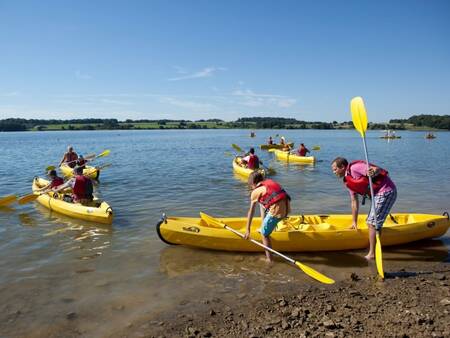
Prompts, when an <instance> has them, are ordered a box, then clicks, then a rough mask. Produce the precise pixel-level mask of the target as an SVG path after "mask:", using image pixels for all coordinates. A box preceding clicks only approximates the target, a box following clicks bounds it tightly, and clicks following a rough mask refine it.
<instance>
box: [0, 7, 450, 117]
mask: <svg viewBox="0 0 450 338" xmlns="http://www.w3.org/2000/svg"><path fill="white" fill-rule="evenodd" d="M0 46H1V47H0V114H1V116H0V118H7V117H24V118H78V117H80V118H87V117H101V118H107V117H114V118H118V119H120V120H123V119H126V118H131V119H141V118H142V119H161V118H168V119H194V120H195V119H207V118H221V119H224V120H234V119H236V118H238V117H248V116H281V117H294V118H297V119H300V120H307V121H333V120H337V121H348V120H350V119H351V116H350V113H349V102H350V99H351V98H352V97H354V96H362V97H363V98H364V99H365V102H366V108H367V110H368V114H369V120H371V121H377V122H381V121H388V120H389V119H391V118H407V117H409V116H411V115H414V114H421V113H432V114H450V1H445V0H444V1H438V0H432V1H413V0H410V1H368V0H359V1H331V0H330V1H281V0H280V1H260V0H258V1H256V0H254V1H234V0H230V1H228V0H227V1H225V0H223V1H219V0H214V1H212V0H211V1H188V0H185V1H170V0H165V1H45V0H41V1H2V0H0Z"/></svg>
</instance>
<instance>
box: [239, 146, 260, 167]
mask: <svg viewBox="0 0 450 338" xmlns="http://www.w3.org/2000/svg"><path fill="white" fill-rule="evenodd" d="M242 160H243V161H244V164H247V168H248V169H252V170H255V169H259V163H260V161H259V158H258V156H256V155H255V149H254V148H250V150H249V151H248V155H247V156H245V157H244V158H243V159H242Z"/></svg>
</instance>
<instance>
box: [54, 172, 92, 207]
mask: <svg viewBox="0 0 450 338" xmlns="http://www.w3.org/2000/svg"><path fill="white" fill-rule="evenodd" d="M68 187H70V188H72V202H74V203H81V204H85V203H89V202H90V201H92V200H93V199H94V196H93V195H92V193H93V185H92V181H91V179H90V178H89V177H86V176H83V169H82V168H81V167H76V168H75V169H74V177H72V178H71V179H70V180H68V181H67V182H66V183H64V184H63V185H61V186H59V187H58V188H57V189H55V190H54V191H55V192H58V191H61V190H64V189H66V188H68Z"/></svg>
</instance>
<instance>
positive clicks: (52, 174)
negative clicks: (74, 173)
mask: <svg viewBox="0 0 450 338" xmlns="http://www.w3.org/2000/svg"><path fill="white" fill-rule="evenodd" d="M47 176H48V177H49V178H50V183H49V184H47V185H46V186H44V187H42V188H40V189H37V190H36V191H39V192H42V193H46V192H48V191H50V190H52V189H53V188H57V187H59V186H60V185H62V184H64V179H62V178H61V177H59V176H58V175H57V174H56V170H49V171H48V173H47Z"/></svg>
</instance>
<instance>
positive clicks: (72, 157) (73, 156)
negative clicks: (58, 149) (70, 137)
mask: <svg viewBox="0 0 450 338" xmlns="http://www.w3.org/2000/svg"><path fill="white" fill-rule="evenodd" d="M77 160H78V155H77V153H76V152H74V151H73V147H72V146H68V147H67V152H66V153H65V154H64V156H63V158H62V159H61V161H60V162H59V166H61V164H63V163H67V165H68V166H69V167H71V168H75V166H76V165H77Z"/></svg>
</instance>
